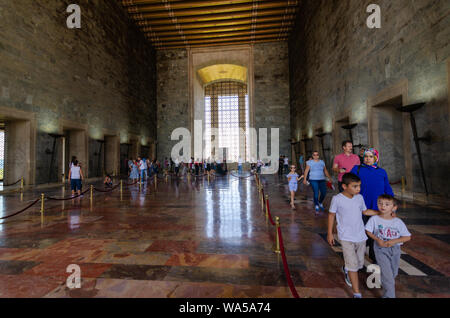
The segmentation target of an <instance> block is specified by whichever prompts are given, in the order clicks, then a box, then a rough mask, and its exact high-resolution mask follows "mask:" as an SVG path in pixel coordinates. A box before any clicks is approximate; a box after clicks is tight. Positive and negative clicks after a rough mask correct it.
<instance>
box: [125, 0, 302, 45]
mask: <svg viewBox="0 0 450 318" xmlns="http://www.w3.org/2000/svg"><path fill="white" fill-rule="evenodd" d="M119 1H121V3H122V5H123V7H124V8H125V9H126V10H127V12H128V13H129V14H130V16H131V18H132V19H133V20H134V21H135V22H136V24H137V25H138V26H139V28H140V29H141V30H142V32H144V33H145V35H146V37H147V38H148V39H149V41H151V43H152V45H153V46H154V47H155V48H157V49H170V48H186V47H204V46H217V45H234V44H244V43H247V44H248V43H259V42H273V41H285V40H287V38H288V37H289V34H290V31H291V30H292V28H293V25H294V21H295V16H296V14H297V9H298V2H299V1H298V0H284V1H274V0H201V1H191V0H186V1H183V0H119Z"/></svg>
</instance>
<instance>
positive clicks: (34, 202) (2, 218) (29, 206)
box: [0, 198, 41, 220]
mask: <svg viewBox="0 0 450 318" xmlns="http://www.w3.org/2000/svg"><path fill="white" fill-rule="evenodd" d="M39 201H41V199H40V198H39V199H36V200H34V201H33V203H31V204H29V205H28V206H27V207H25V208H23V209H22V210H20V211H18V212H15V213H13V214H10V215H8V216H4V217H1V218H0V220H4V219H8V218H10V217H13V216H15V215H17V214H20V213H22V212H25V211H26V210H28V209H29V208H31V207H32V206H33V205H35V204H36V203H38V202H39Z"/></svg>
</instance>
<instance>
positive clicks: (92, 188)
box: [91, 184, 94, 203]
mask: <svg viewBox="0 0 450 318" xmlns="http://www.w3.org/2000/svg"><path fill="white" fill-rule="evenodd" d="M93 200H94V186H93V185H92V184H91V203H92V201H93Z"/></svg>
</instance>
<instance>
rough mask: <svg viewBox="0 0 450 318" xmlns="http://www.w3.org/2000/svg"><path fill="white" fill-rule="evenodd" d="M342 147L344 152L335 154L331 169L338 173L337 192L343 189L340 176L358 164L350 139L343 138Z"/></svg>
mask: <svg viewBox="0 0 450 318" xmlns="http://www.w3.org/2000/svg"><path fill="white" fill-rule="evenodd" d="M342 149H343V151H344V152H343V153H341V154H340V155H337V156H336V157H335V158H334V161H333V171H334V172H336V173H338V184H339V192H342V191H344V189H343V188H342V176H343V175H344V174H346V173H348V172H350V171H352V169H353V167H354V166H359V165H360V160H359V157H358V156H357V155H355V154H354V153H353V143H352V142H351V141H350V140H345V141H344V142H343V143H342Z"/></svg>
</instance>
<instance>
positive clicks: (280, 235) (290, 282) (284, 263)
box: [277, 228, 300, 298]
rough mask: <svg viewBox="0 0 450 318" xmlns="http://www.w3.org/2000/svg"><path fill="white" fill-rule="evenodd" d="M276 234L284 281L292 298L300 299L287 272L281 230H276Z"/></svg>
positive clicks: (287, 267)
mask: <svg viewBox="0 0 450 318" xmlns="http://www.w3.org/2000/svg"><path fill="white" fill-rule="evenodd" d="M277 232H278V239H279V240H280V252H281V258H282V259H283V266H284V273H285V274H286V280H287V282H288V285H289V289H290V290H291V293H292V296H294V298H300V296H299V295H298V293H297V289H295V285H294V282H293V281H292V277H291V272H290V271H289V266H288V263H287V260H286V254H285V253H284V244H283V235H282V234H281V228H278V229H277Z"/></svg>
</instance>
